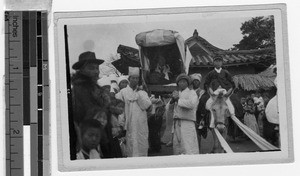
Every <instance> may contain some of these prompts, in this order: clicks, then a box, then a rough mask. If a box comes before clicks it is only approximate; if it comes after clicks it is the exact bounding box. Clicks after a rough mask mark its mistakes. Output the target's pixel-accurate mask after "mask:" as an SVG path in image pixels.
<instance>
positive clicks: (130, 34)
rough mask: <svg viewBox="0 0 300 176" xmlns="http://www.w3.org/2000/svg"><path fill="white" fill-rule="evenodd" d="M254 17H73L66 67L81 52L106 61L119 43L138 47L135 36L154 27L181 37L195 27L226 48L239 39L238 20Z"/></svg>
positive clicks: (223, 15)
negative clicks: (68, 61)
mask: <svg viewBox="0 0 300 176" xmlns="http://www.w3.org/2000/svg"><path fill="white" fill-rule="evenodd" d="M256 16H261V15H256V14H255V13H254V14H246V13H243V14H237V13H235V14H225V13H224V14H222V13H202V14H184V15H178V14H177V15H174V14H172V15H156V16H155V15H153V16H149V15H145V16H143V15H142V16H139V17H134V16H129V17H126V18H125V17H122V18H120V17H119V18H109V17H108V18H103V17H101V18H93V19H90V20H86V19H77V21H76V22H71V23H70V24H68V36H69V38H68V42H69V55H70V66H72V65H73V64H74V63H75V62H76V61H78V56H79V55H80V54H81V53H82V52H85V51H93V52H95V53H96V57H97V58H99V59H103V60H106V61H108V58H109V57H111V56H115V55H116V54H117V48H118V46H119V45H120V44H121V45H126V46H130V47H133V48H136V49H138V45H137V44H136V42H135V36H136V35H137V34H138V33H140V32H145V31H150V30H154V29H168V30H174V31H177V32H179V34H180V35H181V36H182V37H183V38H184V39H185V40H186V39H188V38H189V37H191V36H192V35H193V32H194V30H195V29H197V31H198V34H199V36H201V37H202V38H204V39H206V40H207V41H208V42H210V43H211V44H212V45H214V46H216V47H219V48H221V49H229V48H231V47H233V45H234V44H238V43H239V41H240V40H241V39H242V37H243V35H242V34H241V30H240V27H241V25H242V23H243V22H245V21H248V20H250V19H251V18H252V17H256Z"/></svg>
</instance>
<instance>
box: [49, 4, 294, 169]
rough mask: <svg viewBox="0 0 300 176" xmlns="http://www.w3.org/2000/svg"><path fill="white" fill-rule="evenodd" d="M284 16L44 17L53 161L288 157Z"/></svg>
mask: <svg viewBox="0 0 300 176" xmlns="http://www.w3.org/2000/svg"><path fill="white" fill-rule="evenodd" d="M285 13H286V12H285V6H284V5H282V4H281V5H280V4H279V5H278V4H277V5H263V6H259V5H257V6H236V7H235V6H228V7H226V6H224V7H207V8H205V7H201V8H200V7H194V8H170V9H151V10H150V9H148V10H139V11H134V10H132V11H130V10H123V11H102V12H101V11H99V12H96V11H95V12H69V13H56V14H54V16H55V20H56V21H55V23H56V24H55V45H56V47H55V49H56V53H55V57H56V58H55V63H56V73H55V74H56V85H57V86H56V89H57V91H58V92H59V94H58V95H57V105H56V106H57V108H58V110H57V117H58V119H59V121H58V122H57V127H58V140H59V142H58V150H59V151H58V153H59V156H58V157H59V164H60V166H59V168H60V169H61V170H62V171H78V170H106V169H127V168H147V167H154V168H155V167H175V166H176V167H180V166H201V165H228V164H250V163H251V164H256V163H257V164H260V163H283V162H291V160H292V157H291V155H292V146H291V143H292V141H291V139H292V138H291V136H290V135H291V132H290V131H289V129H288V128H287V126H288V125H289V124H290V123H291V121H290V120H289V118H290V117H289V116H288V115H287V114H288V110H289V106H290V105H288V104H286V102H288V101H287V97H289V95H286V91H287V90H286V89H287V88H286V86H285V85H287V84H288V83H287V82H288V81H289V79H287V76H288V75H287V70H286V66H285V64H286V62H287V61H288V54H287V53H286V47H287V46H286V45H285V43H286V42H287V41H286V40H287V38H286V36H285V35H286V30H287V29H286V23H285V22H284V20H285V18H286V16H285V15H286V14H285ZM278 100H284V101H278ZM220 157H223V158H226V159H225V160H219V159H218V158H220Z"/></svg>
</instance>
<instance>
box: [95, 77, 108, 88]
mask: <svg viewBox="0 0 300 176" xmlns="http://www.w3.org/2000/svg"><path fill="white" fill-rule="evenodd" d="M97 83H98V85H99V86H101V87H103V86H110V85H111V82H110V79H109V77H107V76H103V77H102V78H100V79H98V81H97Z"/></svg>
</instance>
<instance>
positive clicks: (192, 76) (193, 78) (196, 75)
mask: <svg viewBox="0 0 300 176" xmlns="http://www.w3.org/2000/svg"><path fill="white" fill-rule="evenodd" d="M190 77H191V81H192V82H193V81H194V80H195V79H196V80H198V81H200V82H201V79H202V76H201V74H200V73H194V74H191V75H190Z"/></svg>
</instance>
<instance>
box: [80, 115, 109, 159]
mask: <svg viewBox="0 0 300 176" xmlns="http://www.w3.org/2000/svg"><path fill="white" fill-rule="evenodd" d="M102 130H103V129H102V125H101V124H100V122H99V121H97V120H95V119H87V120H84V121H83V122H81V124H80V131H81V140H82V145H81V149H80V151H79V152H78V153H77V159H100V158H101V157H102V153H101V149H100V145H99V143H100V140H101V136H102Z"/></svg>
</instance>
